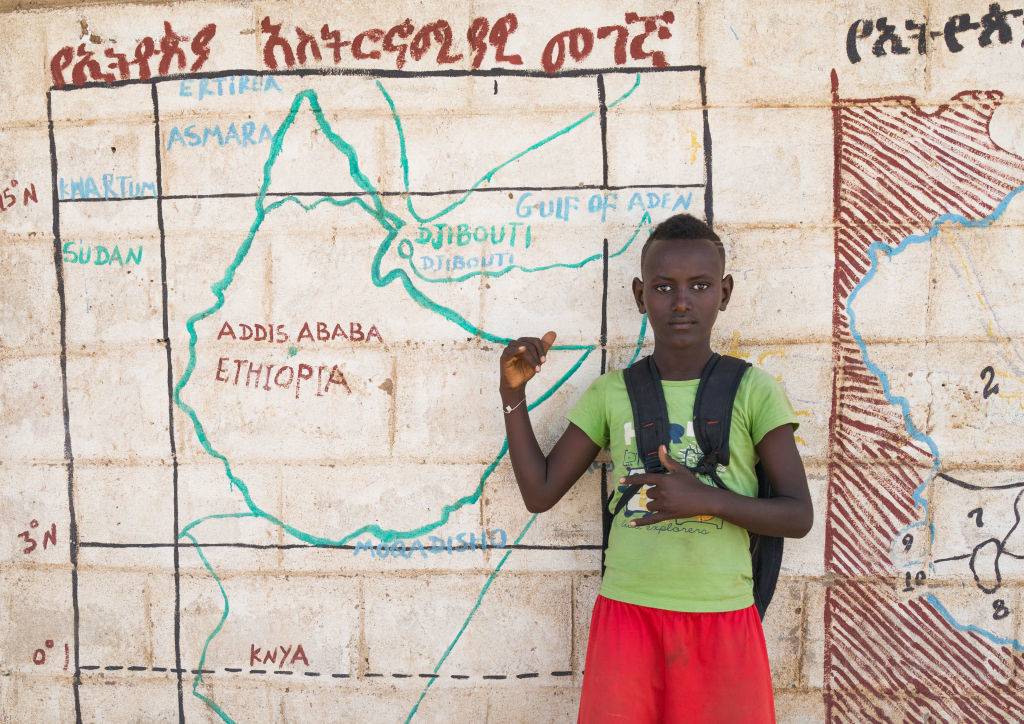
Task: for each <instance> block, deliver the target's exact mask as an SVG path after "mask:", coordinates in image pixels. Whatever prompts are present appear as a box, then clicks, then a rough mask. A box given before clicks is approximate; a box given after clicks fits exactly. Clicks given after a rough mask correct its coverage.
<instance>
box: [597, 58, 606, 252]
mask: <svg viewBox="0 0 1024 724" xmlns="http://www.w3.org/2000/svg"><path fill="white" fill-rule="evenodd" d="M597 104H598V110H599V113H600V118H601V187H602V188H605V189H606V188H608V102H607V99H606V96H605V90H604V74H602V73H598V75H597ZM605 243H606V244H607V243H608V242H607V241H606V242H605Z"/></svg>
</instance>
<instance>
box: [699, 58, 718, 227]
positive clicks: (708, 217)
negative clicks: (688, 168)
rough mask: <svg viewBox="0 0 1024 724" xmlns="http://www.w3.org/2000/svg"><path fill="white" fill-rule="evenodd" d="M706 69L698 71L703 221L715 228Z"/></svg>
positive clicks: (702, 68) (703, 67) (702, 67)
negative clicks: (702, 168) (702, 127)
mask: <svg viewBox="0 0 1024 724" xmlns="http://www.w3.org/2000/svg"><path fill="white" fill-rule="evenodd" d="M706 76H707V68H706V67H705V66H703V65H702V66H701V67H700V70H699V71H698V78H699V79H700V105H701V109H702V111H701V115H702V116H703V117H704V220H705V221H707V222H708V226H710V227H711V228H712V229H714V228H715V207H714V202H713V200H712V192H711V123H710V121H709V120H708V85H707V78H706Z"/></svg>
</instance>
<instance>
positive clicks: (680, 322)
mask: <svg viewBox="0 0 1024 724" xmlns="http://www.w3.org/2000/svg"><path fill="white" fill-rule="evenodd" d="M668 326H669V327H671V328H672V329H690V328H691V327H695V326H697V320H695V319H670V320H669V322H668Z"/></svg>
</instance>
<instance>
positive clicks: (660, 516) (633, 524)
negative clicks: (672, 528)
mask: <svg viewBox="0 0 1024 724" xmlns="http://www.w3.org/2000/svg"><path fill="white" fill-rule="evenodd" d="M674 517H675V516H673V515H671V514H670V513H653V514H651V515H645V516H644V517H643V518H640V519H639V520H631V521H629V527H630V528H640V527H642V526H645V525H654V524H655V523H661V522H663V521H666V520H669V519H671V518H674Z"/></svg>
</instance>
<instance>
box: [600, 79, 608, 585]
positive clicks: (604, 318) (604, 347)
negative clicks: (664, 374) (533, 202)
mask: <svg viewBox="0 0 1024 724" xmlns="http://www.w3.org/2000/svg"><path fill="white" fill-rule="evenodd" d="M602 90H603V88H602ZM601 108H602V110H603V109H604V103H603V100H602V104H601ZM601 126H602V133H601V140H602V143H601V145H602V146H604V133H603V128H604V114H603V113H602V114H601ZM606 158H607V156H606ZM607 168H608V167H607V164H606V165H605V170H606V171H607ZM606 176H607V174H606ZM605 181H607V178H606V179H605ZM603 248H604V259H603V264H602V270H601V374H602V375H603V374H604V373H605V372H607V371H608V239H607V238H606V239H605V240H604V245H603ZM600 495H601V500H600V501H598V503H599V507H598V510H599V511H600V513H601V530H602V531H603V530H604V519H605V516H606V515H608V513H607V509H606V506H607V505H608V502H607V501H608V466H607V465H606V464H605V463H601V490H600ZM604 553H605V547H604V536H603V535H602V536H601V571H602V572H603V571H604Z"/></svg>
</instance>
